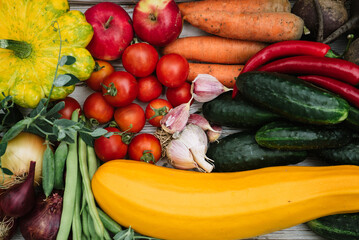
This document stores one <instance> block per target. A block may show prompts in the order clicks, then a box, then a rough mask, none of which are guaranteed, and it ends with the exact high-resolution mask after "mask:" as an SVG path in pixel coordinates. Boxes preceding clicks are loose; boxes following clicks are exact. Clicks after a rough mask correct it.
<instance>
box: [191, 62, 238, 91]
mask: <svg viewBox="0 0 359 240" xmlns="http://www.w3.org/2000/svg"><path fill="white" fill-rule="evenodd" d="M242 68H243V65H222V64H206V63H189V74H188V77H187V81H190V82H192V81H193V80H194V79H195V78H196V77H197V75H198V74H210V75H212V76H213V77H215V78H217V79H218V80H219V81H220V82H221V83H222V84H223V85H224V86H226V87H228V88H233V86H234V84H235V83H236V80H235V78H236V77H238V75H239V73H240V72H241V71H242Z"/></svg>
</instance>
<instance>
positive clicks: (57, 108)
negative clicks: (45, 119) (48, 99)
mask: <svg viewBox="0 0 359 240" xmlns="http://www.w3.org/2000/svg"><path fill="white" fill-rule="evenodd" d="M64 107H65V102H64V101H61V102H58V103H56V104H55V106H53V107H52V108H51V109H50V110H49V111H48V112H47V114H46V116H52V115H54V114H56V113H58V111H60V110H61V109H63V108H64Z"/></svg>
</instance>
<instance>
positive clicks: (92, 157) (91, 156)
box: [87, 146, 98, 179]
mask: <svg viewBox="0 0 359 240" xmlns="http://www.w3.org/2000/svg"><path fill="white" fill-rule="evenodd" d="M87 163H88V169H89V177H90V179H92V176H93V175H94V174H95V172H96V170H97V167H98V166H97V158H96V153H95V150H94V149H93V147H91V146H87Z"/></svg>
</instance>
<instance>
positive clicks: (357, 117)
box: [345, 106, 359, 130]
mask: <svg viewBox="0 0 359 240" xmlns="http://www.w3.org/2000/svg"><path fill="white" fill-rule="evenodd" d="M345 123H346V124H347V126H348V127H350V128H352V129H354V130H359V109H358V108H356V107H353V106H349V114H348V117H347V119H345Z"/></svg>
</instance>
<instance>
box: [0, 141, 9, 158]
mask: <svg viewBox="0 0 359 240" xmlns="http://www.w3.org/2000/svg"><path fill="white" fill-rule="evenodd" d="M6 147H7V142H1V143H0V156H2V155H4V154H5V152H6Z"/></svg>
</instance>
